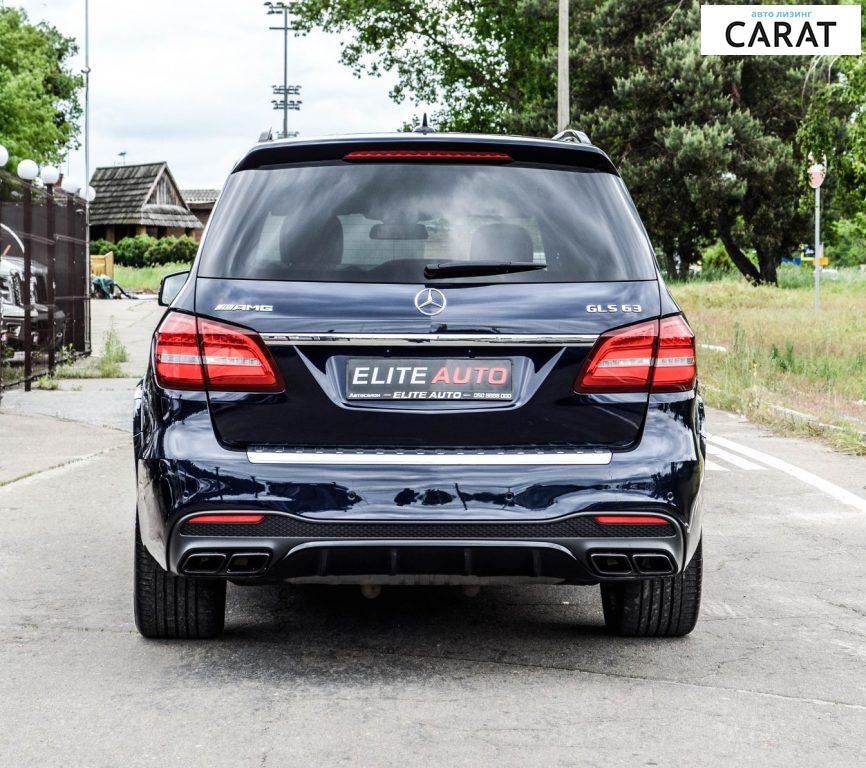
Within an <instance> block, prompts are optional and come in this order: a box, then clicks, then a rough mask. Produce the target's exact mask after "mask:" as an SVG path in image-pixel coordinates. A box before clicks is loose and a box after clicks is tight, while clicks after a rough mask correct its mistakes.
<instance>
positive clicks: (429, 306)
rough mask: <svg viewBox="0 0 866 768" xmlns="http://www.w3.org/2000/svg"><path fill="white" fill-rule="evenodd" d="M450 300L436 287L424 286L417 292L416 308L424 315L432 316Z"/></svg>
mask: <svg viewBox="0 0 866 768" xmlns="http://www.w3.org/2000/svg"><path fill="white" fill-rule="evenodd" d="M447 303H448V302H447V301H446V300H445V294H444V293H442V291H437V290H436V289H435V288H424V289H423V290H421V291H418V293H416V294H415V309H417V310H418V311H419V312H420V313H421V314H422V315H427V316H429V317H432V316H433V315H438V314H439V313H440V312H441V311H442V310H443V309H445V305H446V304H447Z"/></svg>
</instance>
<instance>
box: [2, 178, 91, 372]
mask: <svg viewBox="0 0 866 768" xmlns="http://www.w3.org/2000/svg"><path fill="white" fill-rule="evenodd" d="M86 226H87V225H86V221H85V210H84V201H83V200H82V199H81V198H80V197H77V196H73V195H68V194H67V193H65V192H63V191H62V190H60V189H59V188H58V189H52V188H51V187H36V186H34V185H33V184H30V183H29V182H25V181H22V180H21V179H19V178H18V177H17V176H14V175H12V174H10V173H8V172H6V171H0V389H2V388H6V387H10V386H15V385H20V384H23V385H24V387H25V389H30V386H31V383H32V382H33V380H34V379H36V378H38V377H39V376H43V375H45V374H49V373H53V372H54V370H55V367H56V366H57V365H58V364H60V363H62V362H64V361H65V360H67V359H69V358H71V357H74V356H78V355H86V354H90V275H89V274H88V266H87V253H86V242H85V236H86Z"/></svg>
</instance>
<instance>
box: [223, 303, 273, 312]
mask: <svg viewBox="0 0 866 768" xmlns="http://www.w3.org/2000/svg"><path fill="white" fill-rule="evenodd" d="M273 311H274V305H273V304H217V305H216V306H215V307H214V312H273Z"/></svg>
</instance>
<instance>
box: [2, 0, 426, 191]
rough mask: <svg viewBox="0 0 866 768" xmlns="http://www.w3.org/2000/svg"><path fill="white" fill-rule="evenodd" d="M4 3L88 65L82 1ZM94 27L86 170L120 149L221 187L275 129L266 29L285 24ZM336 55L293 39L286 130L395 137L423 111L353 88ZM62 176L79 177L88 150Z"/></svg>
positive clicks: (379, 82)
mask: <svg viewBox="0 0 866 768" xmlns="http://www.w3.org/2000/svg"><path fill="white" fill-rule="evenodd" d="M4 4H5V5H6V6H7V7H15V6H17V7H21V8H24V9H25V10H26V11H27V13H28V14H29V16H30V18H31V20H32V21H41V20H45V21H48V22H50V23H51V24H53V25H54V26H55V27H57V28H58V29H59V30H60V31H61V32H63V33H64V34H66V35H70V36H73V37H75V38H77V40H78V41H79V44H80V47H81V53H80V54H79V56H78V57H77V58H76V60H75V61H74V62H73V65H74V69H75V70H76V71H77V70H80V69H81V68H82V67H83V66H84V57H83V49H84V0H28V1H27V2H21V1H19V2H14V0H13V2H9V0H7V1H6V2H5V3H4ZM90 18H91V22H90V28H91V32H90V35H91V37H90V67H91V81H90V83H91V89H90V94H91V134H90V135H91V169H92V168H95V167H97V166H100V165H115V164H118V163H120V162H121V159H120V157H119V156H118V153H119V152H122V151H126V152H127V155H126V163H127V164H131V163H148V162H155V161H162V160H165V161H167V162H168V165H169V168H170V169H171V171H172V173H173V174H174V177H175V179H176V180H177V182H178V184H179V185H180V187H181V188H194V187H214V188H218V187H220V186H222V183H223V181H224V180H225V178H226V176H227V175H228V172H229V170H230V169H231V167H232V165H233V164H234V162H235V161H236V160H237V159H238V158H239V157H240V156H241V155H242V154H243V153H244V152H245V150H246V149H248V148H249V147H250V146H251V145H252V144H253V143H255V141H256V139H257V138H258V136H259V134H260V133H261V132H262V131H264V130H266V129H267V128H268V127H273V128H274V130H275V131H276V130H278V129H280V128H281V127H282V113H281V112H276V111H274V110H273V109H272V107H271V99H272V98H274V97H273V95H272V93H271V86H272V85H274V84H277V83H281V82H282V74H283V36H282V33H281V32H273V31H270V30H269V29H268V27H269V26H272V25H275V24H276V23H278V22H279V21H280V20H281V17H276V16H268V15H267V13H266V11H265V8H264V5H263V3H262V2H260V1H259V0H146V1H145V2H141V0H90ZM339 56H340V45H339V39H338V38H337V37H335V36H332V35H325V34H323V33H318V32H317V33H312V34H310V35H309V36H308V37H306V38H294V37H292V36H291V35H290V37H289V83H290V84H291V83H297V84H300V85H301V86H302V91H301V96H300V98H301V100H302V101H303V105H302V108H301V111H300V112H289V129H290V130H298V131H300V133H301V136H317V135H322V134H333V133H351V132H366V131H375V132H378V131H392V130H395V129H397V128H398V127H399V126H401V125H402V124H403V122H404V121H406V120H410V119H411V118H412V116H413V114H416V113H417V112H418V111H419V110H418V109H416V108H415V107H414V105H413V104H411V103H409V102H404V103H403V104H400V105H398V104H394V103H393V102H392V101H391V100H390V99H389V98H388V91H389V89H390V88H391V86H392V85H393V82H394V81H393V80H392V79H389V78H387V77H383V78H372V77H364V78H363V79H358V78H356V77H355V76H354V75H352V73H351V71H350V70H349V69H348V68H347V67H345V66H343V65H342V64H340V63H339ZM81 138H82V144H83V133H82V137H81ZM66 168H67V167H66V164H64V166H63V170H64V172H66ZM69 175H70V176H72V177H74V178H75V179H76V180H78V181H82V180H83V179H84V176H85V173H84V153H83V149H82V150H78V151H75V152H73V153H72V154H71V157H70V161H69Z"/></svg>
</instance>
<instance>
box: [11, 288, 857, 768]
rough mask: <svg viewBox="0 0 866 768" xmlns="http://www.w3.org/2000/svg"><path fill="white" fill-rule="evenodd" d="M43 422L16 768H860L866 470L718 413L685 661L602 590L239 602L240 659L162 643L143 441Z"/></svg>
mask: <svg viewBox="0 0 866 768" xmlns="http://www.w3.org/2000/svg"><path fill="white" fill-rule="evenodd" d="M103 304H107V302H103ZM122 304H123V302H112V303H111V305H112V306H111V307H110V309H111V311H118V312H121V311H122V312H132V311H141V310H133V309H132V308H128V309H123V308H116V307H115V306H114V305H122ZM98 307H100V305H99V304H96V305H95V311H97V312H98V311H102V310H100V309H98ZM155 321H156V320H155V318H154V319H153V322H155ZM117 327H118V328H119V327H120V326H119V325H118V326H117ZM129 328H130V329H131V330H130V332H133V331H134V332H135V333H136V334H140V333H141V332H142V330H143V321H142V323H141V324H139V325H135V324H133V325H131V326H129ZM121 335H122V337H123V335H124V334H123V333H122V334H121ZM141 359H142V360H143V359H146V357H144V358H141ZM120 381H125V382H126V383H125V384H123V385H121V384H120V383H119V382H120ZM133 382H134V379H129V380H118V384H117V386H115V385H114V384H113V383H112V384H111V386H110V387H109V388H107V389H104V390H99V391H97V392H91V393H89V400H90V401H91V402H93V401H95V400H98V401H99V402H101V403H103V404H104V403H108V402H116V403H117V412H118V414H119V412H120V411H119V408H120V405H119V404H120V403H121V402H124V403H126V407H127V408H129V407H130V406H129V399H130V397H131V393H130V388H131V384H132V383H133ZM36 394H39V395H45V396H46V398H49V397H50V396H64V394H65V393H59V392H45V393H36V392H34V393H31V395H36ZM75 394H77V395H80V397H81V403H83V402H84V401H85V396H86V395H88V393H87V391H86V390H85V389H82V390H80V391H78V392H77V393H75ZM27 397H28V398H30V396H29V395H28V396H27ZM81 403H79V405H80V404H81ZM46 410H48V406H45V405H44V404H36V405H34V400H33V399H32V398H30V399H25V398H24V397H23V396H22V397H20V398H13V399H12V400H11V402H10V401H9V400H8V399H6V398H4V402H3V406H2V408H0V432H2V434H3V436H4V437H3V438H2V439H0V483H4V482H5V484H4V485H0V541H2V552H3V557H2V558H0V583H2V584H3V588H2V590H0V669H2V670H3V673H2V675H0V765H4V766H5V765H47V766H52V765H63V766H79V765H81V766H118V765H124V766H149V765H159V766H165V765H179V764H187V765H206V766H209V767H211V766H213V767H216V766H233V768H234V767H236V766H246V765H265V766H277V765H279V766H304V767H305V768H310V767H311V766H334V765H337V764H343V765H363V766H392V765H393V766H397V765H399V766H407V765H409V766H414V765H419V766H429V765H449V766H462V765H467V766H469V765H472V766H479V765H497V766H526V765H554V766H560V765H561V766H575V765H580V766H605V767H606V768H608V767H610V766H635V765H660V766H686V765H688V766H692V765H695V764H697V765H701V766H716V765H719V766H721V765H725V766H727V765H732V764H733V765H761V766H776V765H778V766H791V765H797V766H800V765H817V764H825V763H832V764H833V765H834V766H862V765H863V763H864V754H866V663H864V662H866V565H864V562H866V560H864V552H866V511H864V509H861V508H860V507H858V503H857V500H858V499H860V500H862V501H863V502H864V503H866V460H863V459H860V458H855V457H849V456H842V455H840V454H837V453H833V452H832V451H830V450H829V449H827V448H825V447H823V446H821V445H820V444H817V443H813V442H807V441H803V440H794V439H786V438H780V437H776V436H773V435H772V434H770V433H769V432H767V431H766V430H764V429H760V428H757V427H755V426H753V425H750V424H748V423H747V422H745V421H743V420H742V419H739V418H738V417H736V416H733V415H730V414H725V413H721V412H716V411H712V412H711V413H710V417H709V420H710V430H711V433H712V435H713V439H712V440H711V445H712V446H713V448H712V453H711V461H712V464H711V469H710V471H708V473H707V479H706V493H707V501H706V504H707V516H706V527H705V533H706V536H705V552H704V557H705V567H706V574H705V597H704V608H703V611H702V616H701V619H700V621H699V623H698V626H697V629H696V630H695V632H694V633H693V634H692V635H691V636H690V637H688V638H685V639H682V640H674V641H658V640H656V641H643V640H623V639H616V638H610V637H608V636H606V635H605V634H604V632H603V629H602V617H601V607H600V599H599V595H598V590H597V588H570V587H564V588H563V587H532V588H489V589H486V590H483V591H482V592H481V595H480V596H479V597H477V598H475V599H469V598H465V597H463V596H462V595H461V594H460V593H459V592H457V591H456V590H450V589H444V588H443V589H420V588H405V589H396V588H393V589H390V590H385V591H384V592H383V596H382V597H381V598H380V599H379V600H375V601H367V600H364V599H363V598H361V597H360V595H359V593H358V591H357V590H355V589H336V588H293V587H287V586H283V587H266V588H254V589H250V588H247V589H242V588H236V587H232V586H230V587H229V596H228V615H227V632H226V635H225V637H224V638H223V639H221V640H218V641H212V642H148V641H145V640H142V639H141V638H140V637H139V636H138V635H137V634H136V632H135V630H134V626H133V619H132V605H131V580H132V558H131V552H132V533H133V528H132V526H133V513H134V478H133V467H132V456H131V449H130V446H129V437H128V433H124V432H123V431H121V430H123V429H124V428H125V429H127V430H128V428H129V422H128V420H127V421H126V422H125V424H126V426H125V427H124V425H123V424H122V423H121V422H120V421H119V418H118V421H117V423H116V424H110V425H108V426H105V425H103V426H97V425H95V423H94V421H93V419H89V418H87V417H85V414H86V413H89V412H90V409H87V408H84V407H79V408H78V410H75V409H73V410H72V411H71V413H72V415H73V416H75V418H72V419H69V420H66V421H59V420H57V419H55V418H51V417H49V416H46V415H45V412H46ZM112 412H114V406H112ZM76 414H78V415H77V416H76ZM31 430H33V431H32V434H33V437H34V440H33V441H31V443H28V435H29V434H31ZM39 430H42V431H39ZM10 434H14V435H15V437H14V438H13V440H14V441H17V442H13V443H11V445H13V446H14V449H13V453H14V455H13V456H11V457H10V456H9V455H8V449H7V446H9V445H10V442H9V438H8V437H7V436H8V435H10ZM46 435H50V436H51V439H50V440H46ZM34 444H35V445H36V446H38V450H35V449H34ZM46 445H47V446H48V447H49V448H50V450H49V449H48V448H46V447H45V446H46ZM94 446H96V450H94ZM25 470H26V471H25ZM22 475H26V476H25V477H21V476H22ZM13 477H21V479H18V480H14V481H12V482H10V481H9V480H10V479H12V478H13ZM816 478H817V480H818V481H822V482H816V480H815V479H816ZM837 491H841V492H842V493H838V492H837ZM846 494H847V495H846Z"/></svg>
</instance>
